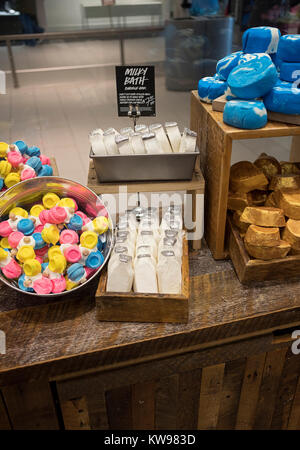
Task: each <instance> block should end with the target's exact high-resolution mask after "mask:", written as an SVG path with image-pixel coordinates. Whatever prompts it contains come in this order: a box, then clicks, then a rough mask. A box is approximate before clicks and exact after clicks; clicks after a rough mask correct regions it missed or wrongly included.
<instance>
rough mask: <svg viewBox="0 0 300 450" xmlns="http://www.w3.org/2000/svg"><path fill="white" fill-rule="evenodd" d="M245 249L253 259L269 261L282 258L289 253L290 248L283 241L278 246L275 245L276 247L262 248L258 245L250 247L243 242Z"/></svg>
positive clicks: (250, 245)
mask: <svg viewBox="0 0 300 450" xmlns="http://www.w3.org/2000/svg"><path fill="white" fill-rule="evenodd" d="M245 248H246V250H247V252H248V253H249V255H250V256H252V257H253V258H256V259H264V260H265V261H269V260H270V259H278V258H284V257H285V256H286V255H287V254H288V252H289V251H290V249H291V246H290V244H289V243H288V242H285V241H280V244H279V245H277V247H262V246H260V245H252V244H247V242H245Z"/></svg>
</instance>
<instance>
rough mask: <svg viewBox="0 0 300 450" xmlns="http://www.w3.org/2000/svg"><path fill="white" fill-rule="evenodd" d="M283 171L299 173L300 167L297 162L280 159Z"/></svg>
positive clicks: (283, 173)
mask: <svg viewBox="0 0 300 450" xmlns="http://www.w3.org/2000/svg"><path fill="white" fill-rule="evenodd" d="M280 166H281V173H282V175H298V174H300V169H299V168H298V167H297V166H296V164H295V163H292V162H289V161H280Z"/></svg>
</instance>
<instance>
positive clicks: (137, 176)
mask: <svg viewBox="0 0 300 450" xmlns="http://www.w3.org/2000/svg"><path fill="white" fill-rule="evenodd" d="M198 155H199V150H198V148H197V150H196V152H193V153H166V154H159V155H146V154H145V155H113V156H98V155H94V154H93V152H92V150H91V151H90V158H91V159H92V160H93V161H94V167H95V171H96V174H97V178H98V181H99V182H100V183H114V182H116V183H118V182H120V181H169V180H191V179H192V176H193V172H194V168H195V162H196V158H197V156H198Z"/></svg>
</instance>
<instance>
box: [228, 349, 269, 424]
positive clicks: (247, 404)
mask: <svg viewBox="0 0 300 450" xmlns="http://www.w3.org/2000/svg"><path fill="white" fill-rule="evenodd" d="M265 359H266V354H265V353H262V354H260V355H255V356H251V357H249V358H248V359H247V363H246V368H245V374H244V379H243V385H242V390H241V395H240V403H239V408H238V413H237V419H236V424H235V428H236V429H237V430H251V429H252V428H253V424H254V420H255V412H256V407H257V402H258V399H259V390H260V385H261V379H262V374H263V370H264V365H265Z"/></svg>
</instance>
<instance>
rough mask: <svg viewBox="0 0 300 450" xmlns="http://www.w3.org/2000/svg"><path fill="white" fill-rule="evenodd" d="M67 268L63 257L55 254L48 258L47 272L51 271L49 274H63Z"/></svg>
mask: <svg viewBox="0 0 300 450" xmlns="http://www.w3.org/2000/svg"><path fill="white" fill-rule="evenodd" d="M66 266H67V260H66V258H65V257H64V255H62V254H60V255H58V254H55V255H54V256H52V257H51V258H49V266H48V267H49V270H51V272H56V273H64V271H65V269H66Z"/></svg>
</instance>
